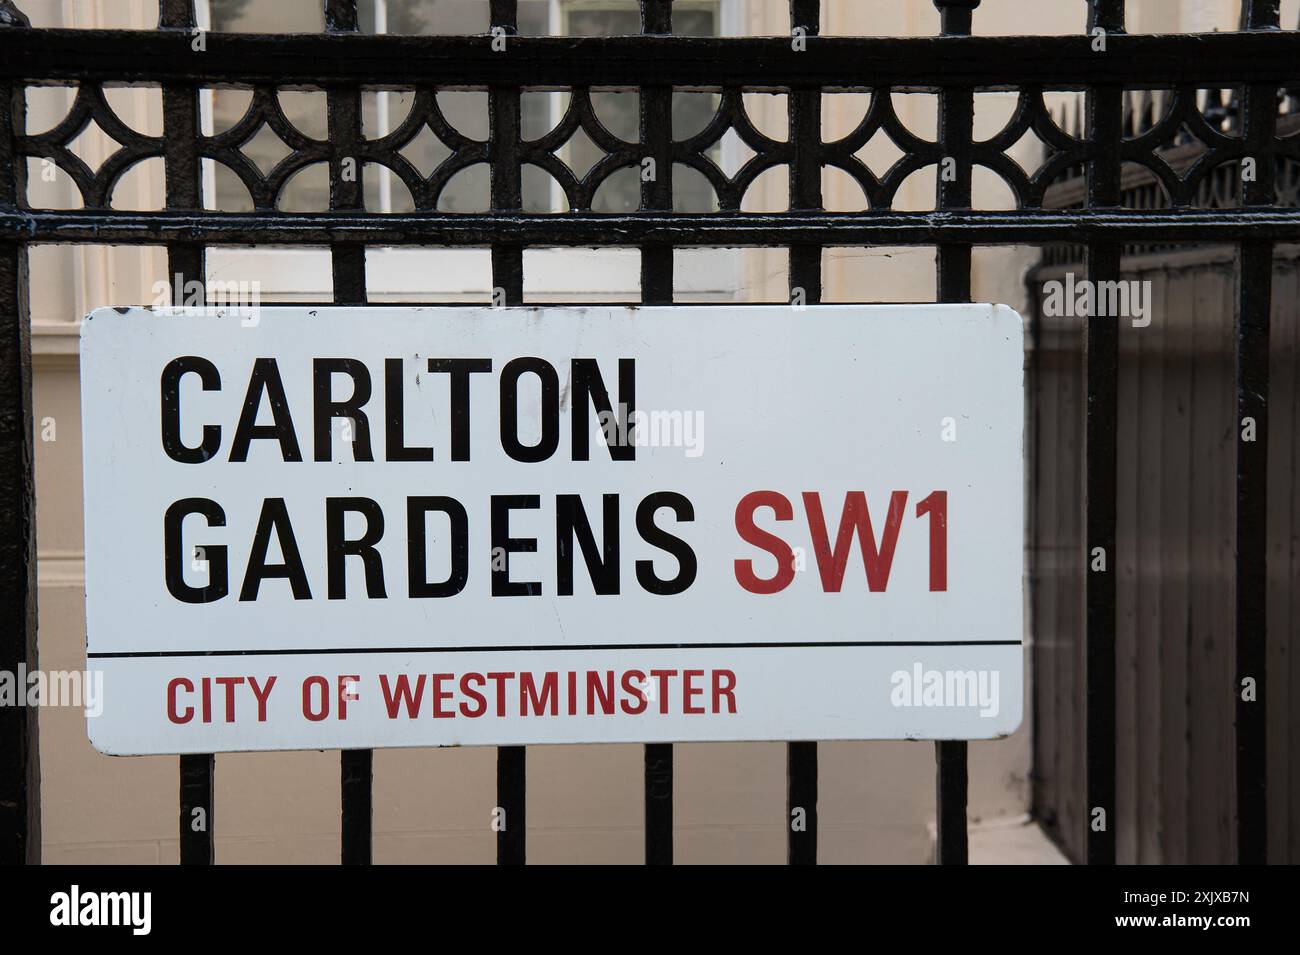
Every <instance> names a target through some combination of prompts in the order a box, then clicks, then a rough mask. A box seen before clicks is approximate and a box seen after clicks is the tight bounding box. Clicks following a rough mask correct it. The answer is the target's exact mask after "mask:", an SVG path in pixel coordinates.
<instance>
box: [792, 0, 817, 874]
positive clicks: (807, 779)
mask: <svg viewBox="0 0 1300 955" xmlns="http://www.w3.org/2000/svg"><path fill="white" fill-rule="evenodd" d="M790 27H791V30H792V32H793V31H795V30H802V31H803V35H804V39H805V41H806V46H805V49H804V52H803V53H801V54H799V55H801V56H804V57H815V56H818V55H820V44H819V43H813V38H816V37H818V34H820V32H821V9H820V4H818V3H817V2H816V0H790ZM807 45H812V46H813V49H808V48H807ZM821 96H822V94H821V89H820V88H818V87H816V86H800V87H798V88H794V89H791V91H790V93H789V96H788V100H787V110H788V112H789V122H790V137H789V142H790V208H791V209H792V210H801V211H802V210H820V209H821V208H822V205H823V203H822V180H821V162H820V157H819V152H820V148H821V142H822V135H821ZM789 283H790V300H791V301H792V302H793V303H795V305H796V306H797V305H799V304H801V303H802V304H805V305H816V304H817V303H819V302H820V301H821V298H822V247H821V245H820V244H817V243H808V242H800V243H798V244H794V243H792V244H791V245H790V268H789ZM786 787H787V792H786V809H787V814H786V824H787V825H788V826H789V844H788V847H787V852H786V855H787V859H788V860H789V863H790V865H816V864H817V744H816V743H815V742H810V741H799V742H792V743H788V744H787V745H786Z"/></svg>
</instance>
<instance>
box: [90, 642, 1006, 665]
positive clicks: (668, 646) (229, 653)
mask: <svg viewBox="0 0 1300 955" xmlns="http://www.w3.org/2000/svg"><path fill="white" fill-rule="evenodd" d="M1020 645H1021V641H1019V640H881V641H872V640H865V641H835V640H832V641H826V642H818V643H798V642H794V641H791V642H786V643H585V644H561V643H553V644H541V645H538V646H496V647H493V646H487V647H323V648H322V647H317V648H307V649H301V650H293V649H289V650H139V651H136V650H128V651H123V652H121V653H87V654H86V657H87V659H90V660H103V659H123V658H128V657H269V656H316V655H318V654H338V653H507V652H513V653H520V652H524V651H544V652H549V651H553V650H723V649H728V648H733V647H734V648H746V649H775V648H788V647H1018V646H1020Z"/></svg>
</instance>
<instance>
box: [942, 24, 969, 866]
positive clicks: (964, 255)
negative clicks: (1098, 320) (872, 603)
mask: <svg viewBox="0 0 1300 955" xmlns="http://www.w3.org/2000/svg"><path fill="white" fill-rule="evenodd" d="M935 6H936V7H937V8H938V9H939V29H940V32H941V33H942V34H943V35H944V36H969V35H970V31H971V21H972V18H973V14H974V11H975V8H976V7H977V6H979V0H957V2H952V0H935ZM974 113H975V94H974V91H973V90H972V89H971V88H970V87H945V88H943V89H941V90H940V91H939V130H938V131H939V146H940V149H941V152H942V160H941V162H942V165H941V166H940V169H939V174H938V175H937V176H936V177H935V179H936V194H935V208H936V209H938V210H940V211H943V210H946V209H969V208H970V207H971V131H972V128H973V123H974ZM935 267H936V276H935V278H936V281H935V291H936V293H937V296H936V297H937V298H938V300H939V301H940V302H969V301H970V297H971V287H970V268H971V247H970V245H969V244H966V243H959V242H943V243H940V244H939V247H938V248H937V249H936V250H935ZM934 757H935V861H936V862H937V863H938V864H939V865H965V864H966V863H967V862H968V861H969V849H968V844H967V833H966V796H967V744H966V741H965V740H939V741H937V742H936V743H935V744H934Z"/></svg>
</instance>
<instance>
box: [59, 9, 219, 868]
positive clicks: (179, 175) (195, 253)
mask: <svg viewBox="0 0 1300 955" xmlns="http://www.w3.org/2000/svg"><path fill="white" fill-rule="evenodd" d="M196 22H197V21H196V20H195V16H194V4H193V2H192V0H164V2H163V3H161V4H160V5H159V20H158V26H159V28H160V29H164V30H168V29H170V30H177V31H184V34H185V35H187V36H188V34H189V31H191V30H193V29H194V27H195V24H196ZM90 89H91V88H90V87H82V90H81V94H80V96H81V97H85V96H86V95H87V91H88V90H90ZM90 95H93V96H94V97H95V99H96V101H97V102H96V105H97V106H99V107H100V108H99V109H96V110H93V112H95V113H97V114H98V115H99V116H100V117H101V118H107V115H108V114H109V113H111V112H112V110H111V109H109V108H108V104H107V102H100V101H102V100H103V92H102V91H98V92H96V93H94V94H90ZM74 112H75V110H74ZM80 121H81V122H84V120H80ZM110 125H112V127H113V130H112V133H110V135H112V134H116V135H123V134H125V135H127V137H128V139H127V142H131V141H132V136H133V134H132V133H128V132H126V130H124V129H122V128H121V127H122V126H123V125H124V124H121V123H110ZM74 135H75V133H74ZM119 141H121V140H119ZM198 144H199V91H198V87H197V86H195V85H194V84H193V83H185V82H179V81H178V82H173V83H168V84H167V85H165V86H164V87H163V135H162V140H161V142H160V143H159V148H160V149H161V152H162V155H163V162H164V165H165V169H166V176H165V178H166V187H167V208H169V209H188V210H191V211H197V210H199V209H202V208H203V201H202V179H201V177H200V170H199V145H198ZM132 145H133V146H134V147H135V148H134V149H132V148H130V147H128V149H127V150H126V151H125V152H126V153H127V154H128V155H130V156H131V157H132V158H131V159H129V160H124V162H125V164H123V165H121V169H122V170H125V169H126V168H127V165H129V163H130V162H132V161H134V156H135V155H138V154H148V153H149V152H150V151H151V150H150V149H149V147H148V145H147V144H142V143H141V142H139V140H136V141H135V142H133V143H132ZM67 155H68V156H69V157H71V154H70V153H68V154H67ZM119 155H121V154H119ZM78 165H80V163H79V161H78V163H77V164H74V165H73V168H74V169H76V168H77V166H78ZM105 165H106V166H108V165H109V164H108V163H106V164H105ZM81 168H82V169H84V166H82V167H81ZM85 173H86V174H87V175H83V176H82V177H76V176H75V175H74V178H75V179H76V181H77V185H78V187H79V188H80V189H81V191H82V195H83V196H85V195H86V194H87V185H86V183H87V182H88V181H89V178H88V174H89V170H88V169H86V170H85ZM95 181H96V186H97V190H98V189H102V190H103V194H102V198H101V199H100V200H99V203H98V204H102V205H105V206H107V205H108V199H109V196H110V195H111V192H112V186H113V182H112V179H111V178H110V177H109V176H105V175H103V170H101V174H100V175H99V176H96V177H95ZM87 204H88V205H89V204H90V201H89V199H87ZM167 275H168V278H169V280H170V281H171V283H172V288H173V296H175V297H179V295H180V290H181V289H184V288H185V287H186V284H187V283H190V282H198V283H200V284H204V283H206V281H207V269H206V267H205V262H204V255H203V246H202V244H199V243H195V242H192V241H190V242H187V241H184V240H183V239H182V238H178V239H177V240H175V241H170V242H168V244H167ZM215 779H216V758H215V757H214V756H212V755H211V754H210V753H209V754H199V755H190V756H182V757H181V758H180V810H181V812H180V820H179V825H180V858H181V863H182V864H183V865H211V864H212V863H213V862H214V861H215V859H216V849H215V828H214V815H215V814H214V806H213V802H214V800H213V786H214V783H215Z"/></svg>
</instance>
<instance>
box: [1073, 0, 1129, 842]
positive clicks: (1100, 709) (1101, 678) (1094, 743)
mask: <svg viewBox="0 0 1300 955" xmlns="http://www.w3.org/2000/svg"><path fill="white" fill-rule="evenodd" d="M1088 29H1089V32H1092V31H1096V30H1100V31H1103V32H1104V33H1105V34H1106V35H1107V44H1108V48H1109V44H1110V43H1113V42H1114V39H1115V37H1114V35H1115V34H1120V33H1122V32H1123V30H1124V4H1123V0H1092V3H1091V9H1090V12H1089V17H1088ZM1123 107H1124V90H1123V87H1122V86H1117V85H1112V84H1108V85H1105V86H1097V87H1094V88H1092V89H1090V90H1088V94H1087V101H1086V109H1087V137H1088V141H1089V142H1090V143H1092V146H1093V155H1092V158H1091V159H1090V160H1089V162H1088V166H1087V177H1088V179H1087V181H1088V192H1087V203H1088V207H1089V208H1090V209H1096V208H1108V207H1114V206H1118V205H1119V203H1120V191H1121V190H1120V162H1121V156H1120V149H1121V141H1122V139H1123V126H1122V116H1123ZM1121 252H1122V249H1121V247H1120V246H1119V245H1118V244H1116V243H1114V242H1092V243H1090V244H1089V246H1088V279H1089V280H1090V281H1091V282H1093V283H1098V282H1113V281H1117V280H1118V279H1119V277H1120V254H1121ZM1093 287H1094V288H1095V287H1096V285H1094V286H1093ZM1085 337H1086V346H1085V351H1084V361H1085V374H1086V376H1087V389H1088V410H1087V424H1086V428H1085V434H1086V438H1085V442H1086V450H1085V452H1084V454H1085V471H1086V474H1087V480H1086V490H1085V495H1086V497H1085V505H1084V506H1085V515H1084V526H1085V528H1086V533H1085V536H1084V553H1083V554H1080V555H1079V558H1080V559H1081V560H1082V561H1083V565H1084V567H1085V568H1087V569H1086V570H1085V573H1086V575H1087V576H1086V584H1085V588H1084V591H1085V608H1084V614H1085V628H1086V631H1087V638H1086V640H1087V642H1086V651H1085V653H1086V659H1087V691H1086V705H1087V740H1086V747H1087V756H1086V760H1087V782H1086V787H1087V793H1088V812H1087V820H1088V841H1087V845H1088V862H1089V863H1090V864H1093V865H1098V864H1103V865H1108V864H1113V863H1114V862H1115V829H1116V825H1115V822H1116V820H1115V818H1114V817H1115V811H1116V807H1115V574H1116V573H1117V572H1118V566H1117V559H1116V553H1115V537H1116V534H1115V520H1116V503H1115V501H1116V476H1117V471H1116V461H1117V453H1118V451H1117V443H1116V442H1117V438H1116V435H1117V431H1118V426H1119V425H1118V415H1119V318H1118V317H1117V316H1113V315H1111V316H1095V315H1090V316H1087V317H1086V318H1085Z"/></svg>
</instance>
